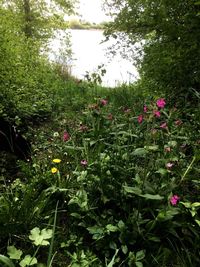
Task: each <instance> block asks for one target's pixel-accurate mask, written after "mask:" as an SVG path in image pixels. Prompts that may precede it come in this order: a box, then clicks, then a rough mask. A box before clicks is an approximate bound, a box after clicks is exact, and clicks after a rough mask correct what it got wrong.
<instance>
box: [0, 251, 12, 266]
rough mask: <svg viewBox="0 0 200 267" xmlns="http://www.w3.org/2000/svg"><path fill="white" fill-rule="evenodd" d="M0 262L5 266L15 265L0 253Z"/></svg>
mask: <svg viewBox="0 0 200 267" xmlns="http://www.w3.org/2000/svg"><path fill="white" fill-rule="evenodd" d="M0 263H3V264H4V266H6V267H15V265H14V264H13V262H12V261H11V260H10V259H9V258H8V257H6V256H4V255H1V254H0Z"/></svg>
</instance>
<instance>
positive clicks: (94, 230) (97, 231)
mask: <svg viewBox="0 0 200 267" xmlns="http://www.w3.org/2000/svg"><path fill="white" fill-rule="evenodd" d="M87 230H88V231H89V233H90V234H92V235H93V236H92V238H93V239H95V240H96V239H99V238H101V237H103V236H104V228H102V227H100V226H97V225H95V226H91V227H88V228H87Z"/></svg>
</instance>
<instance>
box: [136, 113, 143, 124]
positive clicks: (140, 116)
mask: <svg viewBox="0 0 200 267" xmlns="http://www.w3.org/2000/svg"><path fill="white" fill-rule="evenodd" d="M137 120H138V123H142V121H143V115H142V114H141V115H139V116H138V119H137Z"/></svg>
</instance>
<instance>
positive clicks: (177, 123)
mask: <svg viewBox="0 0 200 267" xmlns="http://www.w3.org/2000/svg"><path fill="white" fill-rule="evenodd" d="M182 123H183V122H182V121H181V120H176V121H175V125H176V126H179V125H181V124H182Z"/></svg>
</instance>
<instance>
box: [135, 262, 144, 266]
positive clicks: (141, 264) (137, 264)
mask: <svg viewBox="0 0 200 267" xmlns="http://www.w3.org/2000/svg"><path fill="white" fill-rule="evenodd" d="M135 265H136V266H137V267H143V263H142V262H140V261H136V262H135Z"/></svg>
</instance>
